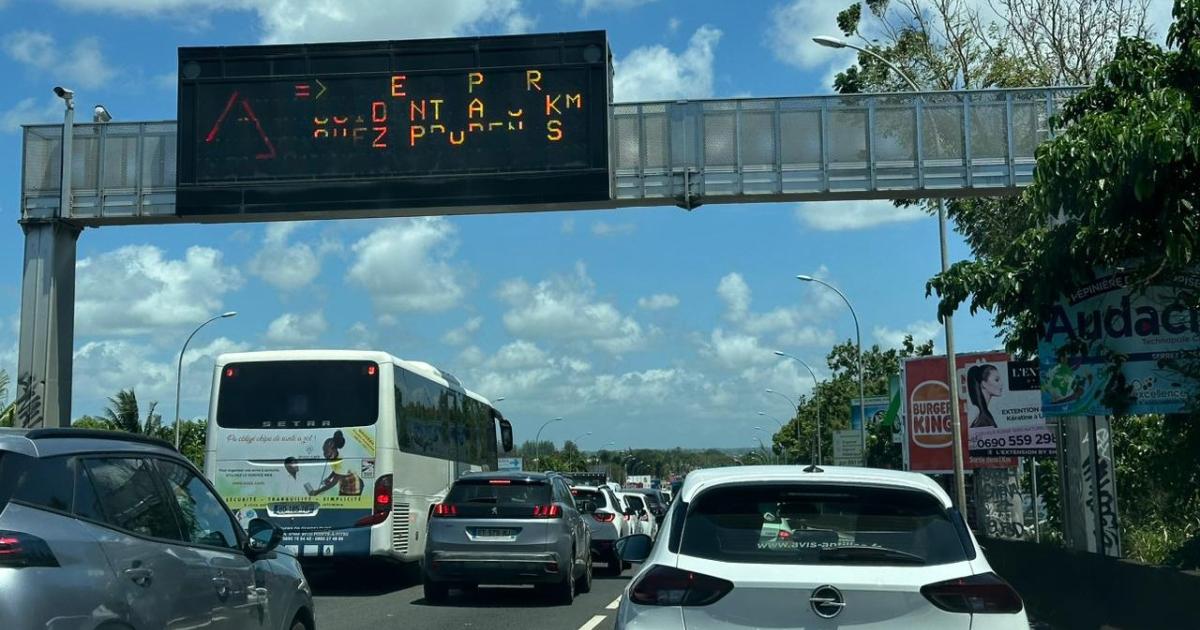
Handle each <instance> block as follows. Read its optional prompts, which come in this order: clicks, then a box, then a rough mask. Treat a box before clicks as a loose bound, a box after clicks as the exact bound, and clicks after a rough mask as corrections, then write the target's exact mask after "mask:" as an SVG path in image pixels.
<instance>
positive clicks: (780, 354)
mask: <svg viewBox="0 0 1200 630" xmlns="http://www.w3.org/2000/svg"><path fill="white" fill-rule="evenodd" d="M775 356H777V357H782V358H784V359H791V360H793V361H795V362H796V363H799V364H800V365H803V366H804V367H805V368H806V369H807V370H808V374H809V375H810V376H812V380H813V400H814V401H816V404H817V452H816V457H814V458H813V463H814V464H816V465H818V466H820V465H821V399H820V398H818V397H817V387H818V386H820V384H821V383H820V382H819V381H818V380H817V373H816V372H814V371H813V369H812V366H810V365H809V364H808V363H805V361H804V359H801V358H800V357H796V356H792V355H790V354H788V353H786V352H780V351H779V350H776V351H775ZM796 413H797V415H799V413H800V408H799V405H797V407H796ZM796 444H797V446H798V445H799V444H800V422H799V418H797V422H796Z"/></svg>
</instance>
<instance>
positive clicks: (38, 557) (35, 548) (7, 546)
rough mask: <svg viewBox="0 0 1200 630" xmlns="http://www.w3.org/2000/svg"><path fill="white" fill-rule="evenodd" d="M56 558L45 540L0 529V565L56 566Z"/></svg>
mask: <svg viewBox="0 0 1200 630" xmlns="http://www.w3.org/2000/svg"><path fill="white" fill-rule="evenodd" d="M56 566H58V559H57V558H55V557H54V553H53V552H51V551H50V546H49V545H47V544H46V541H44V540H42V539H41V538H38V537H37V536H31V535H29V534H22V533H20V532H10V531H5V530H0V567H56Z"/></svg>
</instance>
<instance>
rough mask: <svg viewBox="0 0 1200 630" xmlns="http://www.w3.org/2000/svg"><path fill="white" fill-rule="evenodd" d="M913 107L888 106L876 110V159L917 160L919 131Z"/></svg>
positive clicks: (887, 160) (888, 160) (874, 139)
mask: <svg viewBox="0 0 1200 630" xmlns="http://www.w3.org/2000/svg"><path fill="white" fill-rule="evenodd" d="M915 120H916V117H915V116H914V115H913V109H912V107H897V106H894V105H893V106H888V107H881V108H877V109H876V110H875V130H874V131H875V135H874V136H873V138H872V139H873V142H874V143H875V159H876V160H879V161H883V162H899V161H909V162H911V161H913V160H916V156H917V146H916V137H917V130H916V124H915V122H914V121H915Z"/></svg>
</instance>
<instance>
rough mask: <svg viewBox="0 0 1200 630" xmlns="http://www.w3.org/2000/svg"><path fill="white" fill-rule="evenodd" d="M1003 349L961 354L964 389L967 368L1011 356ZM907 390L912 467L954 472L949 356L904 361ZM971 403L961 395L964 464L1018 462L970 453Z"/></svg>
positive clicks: (907, 446)
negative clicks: (947, 381)
mask: <svg viewBox="0 0 1200 630" xmlns="http://www.w3.org/2000/svg"><path fill="white" fill-rule="evenodd" d="M1007 358H1008V356H1007V355H1005V354H1004V353H1000V352H990V353H982V354H973V355H959V356H958V370H957V372H958V378H957V380H958V381H959V383H960V393H964V392H963V391H962V390H963V389H965V387H963V386H964V385H965V376H966V371H967V368H968V367H969V366H970V365H972V364H974V363H976V362H979V361H1000V362H1003V361H1005V360H1007ZM903 372H904V390H905V396H904V400H905V409H904V415H905V431H906V436H905V454H906V460H907V465H908V467H909V470H917V471H922V472H951V471H953V470H954V457H953V450H954V449H953V448H952V446H953V444H952V441H953V433H952V432H951V425H950V387H949V385H947V383H946V377H947V369H946V357H944V356H939V357H917V358H912V359H905V361H904V368H903ZM967 407H968V405H967V404H966V401H965V395H964V396H962V397H960V405H959V410H960V412H962V413H961V417H960V418H959V422H961V423H962V437H963V451H964V452H965V453H967V455H966V457H965V460H966V461H964V462H963V467H964V468H965V469H968V470H973V469H976V468H1009V467H1012V466H1015V465H1016V461H1015V460H1014V459H1012V458H1010V457H977V456H973V455H970V454H969V447H968V441H969V440H968V436H969V430H968V421H967V417H968V414H967V413H966V412H967Z"/></svg>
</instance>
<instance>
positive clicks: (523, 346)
mask: <svg viewBox="0 0 1200 630" xmlns="http://www.w3.org/2000/svg"><path fill="white" fill-rule="evenodd" d="M548 358H549V356H548V355H547V354H546V351H545V350H542V349H541V348H539V347H537V344H535V343H532V342H529V341H525V340H523V339H518V340H516V341H514V342H512V343H509V344H507V345H505V346H503V347H501V348H500V349H499V350H497V351H496V356H494V357H492V359H491V360H490V361H488V365H489V366H490V367H492V368H496V369H502V370H504V369H508V370H511V369H516V368H528V367H536V366H540V365H543V364H545V363H546V360H547V359H548Z"/></svg>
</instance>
